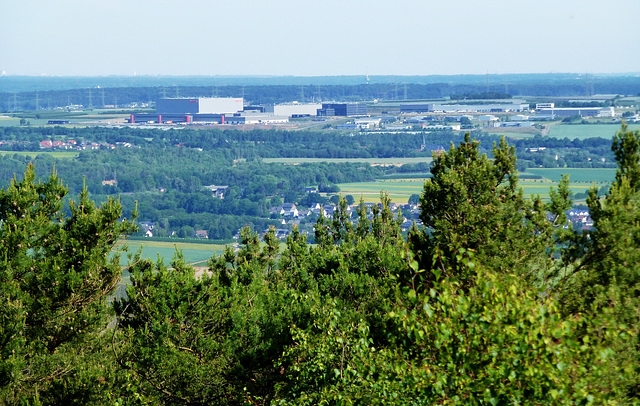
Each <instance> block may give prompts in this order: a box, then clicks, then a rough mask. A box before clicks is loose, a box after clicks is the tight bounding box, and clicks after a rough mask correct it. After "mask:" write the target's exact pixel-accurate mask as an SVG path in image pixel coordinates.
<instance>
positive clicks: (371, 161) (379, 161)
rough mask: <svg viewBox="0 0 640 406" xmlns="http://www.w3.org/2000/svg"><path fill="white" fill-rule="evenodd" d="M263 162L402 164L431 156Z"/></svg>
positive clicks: (274, 160)
mask: <svg viewBox="0 0 640 406" xmlns="http://www.w3.org/2000/svg"><path fill="white" fill-rule="evenodd" d="M262 161H263V162H265V163H284V164H291V165H296V164H304V163H317V162H327V163H358V162H360V163H368V164H371V165H404V164H415V163H422V162H425V163H431V161H433V158H427V157H413V158H263V159H262Z"/></svg>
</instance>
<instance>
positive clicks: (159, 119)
mask: <svg viewBox="0 0 640 406" xmlns="http://www.w3.org/2000/svg"><path fill="white" fill-rule="evenodd" d="M243 105H244V101H243V99H242V98H241V97H240V98H237V97H192V98H167V99H159V100H158V101H156V112H155V113H137V114H132V115H131V116H130V118H129V120H127V121H128V122H130V123H132V124H135V123H157V124H174V123H187V124H191V123H202V124H204V123H217V124H225V115H233V114H236V113H237V112H239V111H242V110H243V107H244V106H243Z"/></svg>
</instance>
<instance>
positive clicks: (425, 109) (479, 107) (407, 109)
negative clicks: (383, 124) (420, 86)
mask: <svg viewBox="0 0 640 406" xmlns="http://www.w3.org/2000/svg"><path fill="white" fill-rule="evenodd" d="M527 110H529V105H528V104H527V103H508V104H507V103H505V104H498V103H494V104H434V103H409V104H401V105H400V111H401V112H402V113H430V112H437V113H506V112H521V111H527Z"/></svg>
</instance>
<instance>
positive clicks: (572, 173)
mask: <svg viewBox="0 0 640 406" xmlns="http://www.w3.org/2000/svg"><path fill="white" fill-rule="evenodd" d="M521 174H523V175H524V174H533V175H539V176H542V177H543V178H546V179H549V180H551V181H553V182H557V181H559V180H560V176H561V175H567V174H568V175H569V182H571V183H576V182H586V183H589V184H591V183H593V182H595V183H597V184H600V183H611V182H613V180H614V179H615V177H616V170H615V169H614V168H529V169H527V171H526V172H522V173H521Z"/></svg>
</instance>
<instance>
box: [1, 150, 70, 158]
mask: <svg viewBox="0 0 640 406" xmlns="http://www.w3.org/2000/svg"><path fill="white" fill-rule="evenodd" d="M13 154H18V155H22V156H30V157H36V156H38V155H45V154H46V155H51V156H52V157H53V158H56V159H67V158H76V157H77V156H78V155H80V152H78V151H50V152H47V151H0V156H6V155H13Z"/></svg>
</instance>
